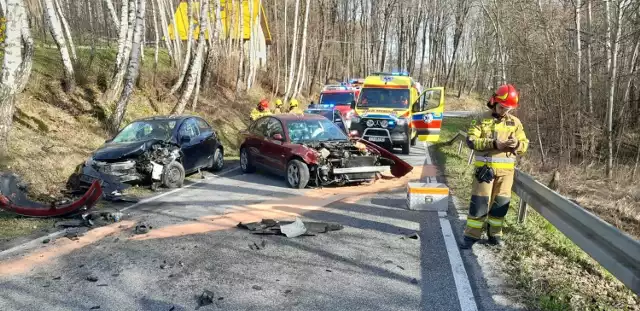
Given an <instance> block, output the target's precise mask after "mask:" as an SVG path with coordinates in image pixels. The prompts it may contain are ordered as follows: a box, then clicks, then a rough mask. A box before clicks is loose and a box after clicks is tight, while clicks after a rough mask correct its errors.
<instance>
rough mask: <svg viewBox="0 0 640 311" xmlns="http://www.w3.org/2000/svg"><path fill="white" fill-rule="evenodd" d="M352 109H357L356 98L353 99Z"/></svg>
mask: <svg viewBox="0 0 640 311" xmlns="http://www.w3.org/2000/svg"><path fill="white" fill-rule="evenodd" d="M351 109H356V101H355V100H352V101H351Z"/></svg>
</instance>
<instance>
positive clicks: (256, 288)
mask: <svg viewBox="0 0 640 311" xmlns="http://www.w3.org/2000/svg"><path fill="white" fill-rule="evenodd" d="M251 288H253V289H255V290H262V286H260V285H253V286H251Z"/></svg>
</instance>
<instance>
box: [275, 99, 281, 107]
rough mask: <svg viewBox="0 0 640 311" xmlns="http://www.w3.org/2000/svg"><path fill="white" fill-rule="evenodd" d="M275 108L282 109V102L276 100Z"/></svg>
mask: <svg viewBox="0 0 640 311" xmlns="http://www.w3.org/2000/svg"><path fill="white" fill-rule="evenodd" d="M276 107H278V108H280V107H282V100H280V99H276Z"/></svg>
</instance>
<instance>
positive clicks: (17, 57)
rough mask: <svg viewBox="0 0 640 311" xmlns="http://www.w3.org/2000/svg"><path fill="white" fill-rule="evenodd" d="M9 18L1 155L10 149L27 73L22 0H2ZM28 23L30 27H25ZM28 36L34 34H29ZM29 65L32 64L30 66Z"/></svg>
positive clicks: (0, 103)
mask: <svg viewBox="0 0 640 311" xmlns="http://www.w3.org/2000/svg"><path fill="white" fill-rule="evenodd" d="M3 11H4V16H5V18H6V30H5V38H4V45H5V47H4V57H3V62H2V73H1V75H0V159H4V157H5V156H6V154H7V153H8V149H9V148H8V147H9V132H10V131H11V127H12V125H13V112H14V108H15V95H16V94H17V93H18V92H19V91H20V89H19V86H20V84H21V82H20V80H21V77H22V76H24V75H25V74H26V75H28V73H26V72H24V71H23V70H24V69H25V68H27V67H25V66H24V64H23V62H24V61H25V59H23V55H22V45H23V38H22V37H23V33H24V32H25V31H29V28H28V24H27V12H26V10H25V9H24V3H23V2H22V0H7V1H6V2H5V3H3ZM24 27H27V29H26V30H25V29H23V28H24ZM29 37H31V35H30V34H29ZM28 68H30V67H28Z"/></svg>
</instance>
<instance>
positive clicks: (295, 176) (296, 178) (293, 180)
mask: <svg viewBox="0 0 640 311" xmlns="http://www.w3.org/2000/svg"><path fill="white" fill-rule="evenodd" d="M287 177H288V179H289V184H291V185H292V186H297V185H298V183H299V182H300V171H299V170H298V167H297V166H295V165H289V169H288V170H287Z"/></svg>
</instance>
